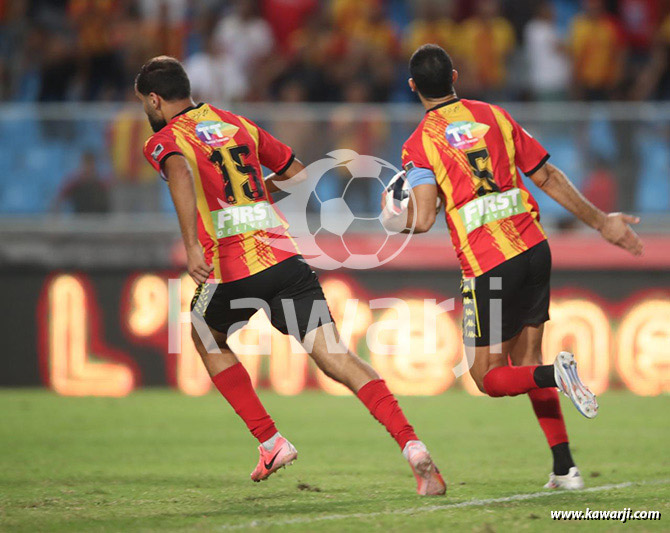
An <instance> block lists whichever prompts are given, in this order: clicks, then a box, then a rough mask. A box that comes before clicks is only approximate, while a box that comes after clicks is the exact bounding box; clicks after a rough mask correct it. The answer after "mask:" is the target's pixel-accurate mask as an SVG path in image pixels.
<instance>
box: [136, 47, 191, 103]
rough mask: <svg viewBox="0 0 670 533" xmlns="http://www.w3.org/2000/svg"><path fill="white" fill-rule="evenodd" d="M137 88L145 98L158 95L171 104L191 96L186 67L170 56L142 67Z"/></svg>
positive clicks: (137, 79) (154, 59)
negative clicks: (151, 94)
mask: <svg viewBox="0 0 670 533" xmlns="http://www.w3.org/2000/svg"><path fill="white" fill-rule="evenodd" d="M135 87H137V91H138V92H139V93H140V94H143V95H144V96H147V95H148V94H149V93H156V94H157V95H158V96H160V97H162V98H164V99H165V100H167V101H169V102H170V101H173V100H183V99H184V98H189V97H190V96H191V82H189V81H188V75H187V74H186V71H185V70H184V67H183V66H182V64H181V63H180V62H179V61H178V60H177V59H175V58H174V57H170V56H158V57H154V58H153V59H150V60H149V61H147V62H146V63H145V64H144V65H142V68H141V69H140V73H139V74H138V75H137V78H135Z"/></svg>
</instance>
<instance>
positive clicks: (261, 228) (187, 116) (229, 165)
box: [144, 104, 299, 283]
mask: <svg viewBox="0 0 670 533" xmlns="http://www.w3.org/2000/svg"><path fill="white" fill-rule="evenodd" d="M173 154H181V155H183V156H184V157H185V158H186V160H187V161H188V163H189V165H190V166H191V170H192V171H193V178H194V181H195V191H196V200H197V208H198V240H199V241H200V244H201V245H202V247H203V249H204V253H205V258H206V260H207V262H208V263H210V264H211V265H213V266H214V270H213V272H212V277H213V278H214V279H217V280H220V282H221V283H225V282H228V281H235V280H237V279H242V278H246V277H248V276H251V275H253V274H256V273H257V272H260V271H262V270H265V269H266V268H268V267H271V266H273V265H275V264H277V263H279V262H281V261H283V260H285V259H288V258H289V257H292V256H294V255H297V254H298V253H299V252H298V249H297V247H296V246H295V244H294V243H293V240H292V239H291V237H290V235H289V234H288V232H287V231H286V223H285V221H284V219H283V217H282V215H281V214H280V213H279V211H278V210H277V209H276V208H275V207H274V206H273V205H272V204H273V202H272V198H271V196H270V195H269V194H268V192H267V189H266V187H265V182H264V181H263V172H262V169H261V165H264V166H266V167H267V168H269V169H270V170H272V171H274V172H277V173H282V172H284V171H285V170H286V169H287V168H288V167H289V166H290V165H291V163H292V162H293V158H294V156H293V152H292V151H291V149H290V148H289V147H288V146H286V145H284V144H282V143H281V142H279V141H278V140H277V139H275V138H274V137H273V136H272V135H270V134H269V133H268V132H266V131H265V130H263V129H262V128H259V127H258V126H257V125H256V124H254V123H253V122H252V121H250V120H248V119H246V118H244V117H241V116H238V115H235V114H233V113H230V112H228V111H223V110H221V109H217V108H215V107H213V106H211V105H209V104H199V105H198V106H197V107H191V108H188V109H186V110H184V111H183V112H182V113H180V114H178V115H177V116H175V117H174V118H173V119H172V120H171V121H170V122H169V123H168V124H167V125H166V126H165V127H164V128H163V129H161V130H160V131H159V132H158V133H155V134H154V135H152V136H151V137H150V138H149V140H148V141H147V142H146V144H145V145H144V155H145V157H146V158H147V160H148V161H149V162H150V163H151V164H152V166H153V167H154V168H155V169H156V170H158V171H159V172H161V175H163V173H162V165H163V163H164V162H165V160H166V159H167V158H168V157H170V156H171V155H173ZM163 177H165V176H164V175H163Z"/></svg>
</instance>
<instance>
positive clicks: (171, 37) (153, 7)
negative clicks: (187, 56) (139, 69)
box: [139, 0, 188, 60]
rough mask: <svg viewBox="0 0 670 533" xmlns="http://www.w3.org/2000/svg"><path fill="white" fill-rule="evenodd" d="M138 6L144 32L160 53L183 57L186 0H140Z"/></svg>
mask: <svg viewBox="0 0 670 533" xmlns="http://www.w3.org/2000/svg"><path fill="white" fill-rule="evenodd" d="M139 6H140V10H141V13H142V16H143V19H144V26H145V32H146V34H148V35H150V39H151V41H152V42H155V43H157V46H158V48H159V50H160V53H161V54H166V55H170V56H173V57H176V58H178V59H181V58H183V57H184V45H185V40H186V25H187V20H186V13H187V8H188V0H140V1H139ZM145 60H146V58H145Z"/></svg>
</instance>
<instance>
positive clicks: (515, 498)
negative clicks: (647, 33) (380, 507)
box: [219, 479, 670, 531]
mask: <svg viewBox="0 0 670 533" xmlns="http://www.w3.org/2000/svg"><path fill="white" fill-rule="evenodd" d="M668 483H670V479H658V480H653V481H626V482H624V483H612V484H609V485H600V486H599V487H589V488H586V489H582V490H580V491H575V492H574V493H569V492H566V491H561V490H546V491H544V492H530V493H526V494H513V495H512V496H503V497H501V498H488V499H485V500H480V499H474V500H466V501H463V502H457V503H447V504H444V505H426V506H423V507H412V508H410V509H390V510H387V511H372V512H369V513H349V514H344V513H339V514H327V515H320V516H309V517H307V516H304V517H302V516H301V517H297V518H288V519H286V520H276V521H272V520H267V521H266V520H254V521H252V522H247V523H245V524H228V525H223V526H221V527H220V528H219V529H221V530H224V531H231V530H236V529H249V528H255V527H270V526H272V527H276V526H290V525H292V524H310V523H313V522H325V521H330V520H346V519H350V518H375V517H377V516H389V515H414V514H417V513H433V512H435V511H448V510H450V509H462V508H464V507H480V506H482V505H491V504H495V503H509V502H520V501H525V500H535V499H538V498H546V497H549V496H558V495H561V496H565V495H566V494H575V495H578V494H584V493H589V492H604V491H608V490H615V489H625V488H627V487H631V486H633V485H667V484H668Z"/></svg>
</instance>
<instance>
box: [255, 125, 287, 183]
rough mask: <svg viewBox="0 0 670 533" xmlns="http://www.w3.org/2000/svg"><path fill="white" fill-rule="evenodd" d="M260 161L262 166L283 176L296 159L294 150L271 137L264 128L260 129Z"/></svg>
mask: <svg viewBox="0 0 670 533" xmlns="http://www.w3.org/2000/svg"><path fill="white" fill-rule="evenodd" d="M258 159H259V161H260V162H261V165H263V166H265V167H267V168H269V169H270V170H272V172H276V173H277V174H283V173H284V172H286V171H287V170H288V167H290V166H291V163H293V160H294V159H295V154H294V153H293V150H291V148H289V147H288V146H286V145H285V144H284V143H283V142H281V141H279V140H278V139H276V138H275V137H273V136H272V135H270V134H269V133H268V132H267V131H265V130H264V129H263V128H258Z"/></svg>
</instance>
